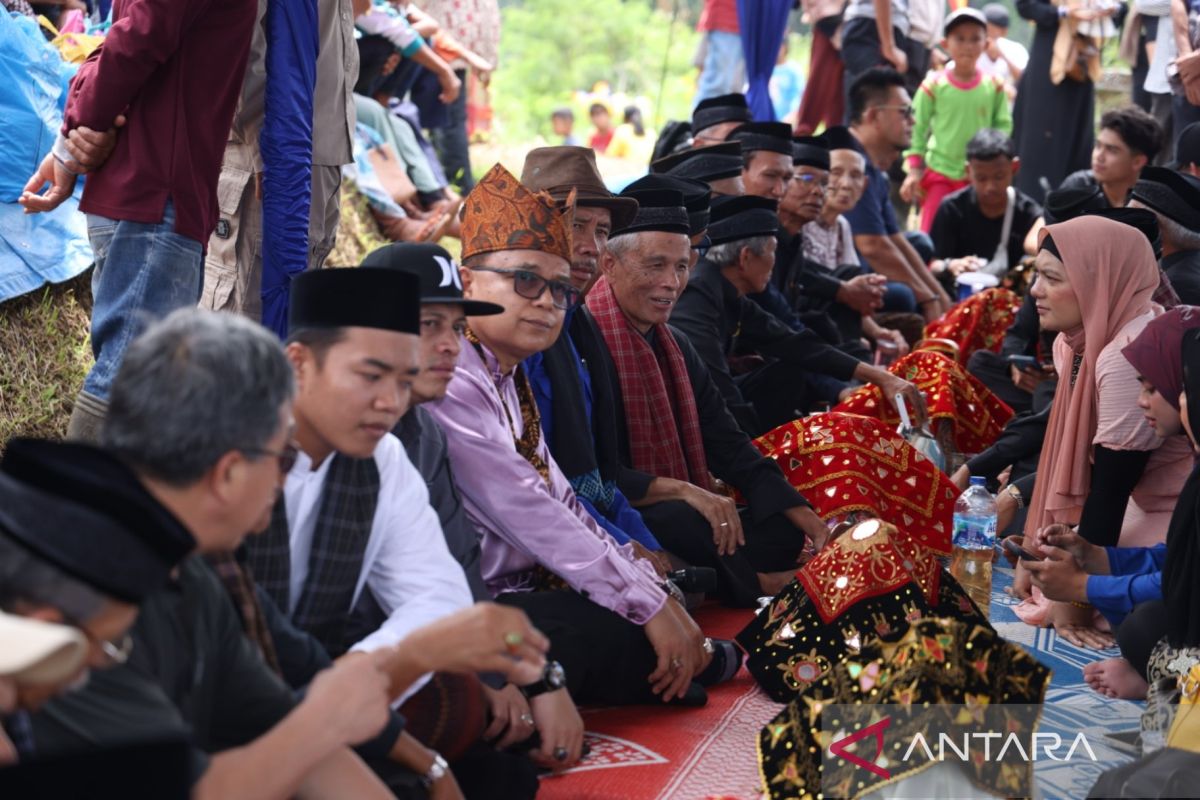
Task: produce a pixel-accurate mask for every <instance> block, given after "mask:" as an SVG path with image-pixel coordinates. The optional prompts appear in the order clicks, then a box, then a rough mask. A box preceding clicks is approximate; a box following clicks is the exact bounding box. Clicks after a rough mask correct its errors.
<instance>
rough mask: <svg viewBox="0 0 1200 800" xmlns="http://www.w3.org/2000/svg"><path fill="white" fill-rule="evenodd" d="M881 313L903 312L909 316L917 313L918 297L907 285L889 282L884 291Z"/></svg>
mask: <svg viewBox="0 0 1200 800" xmlns="http://www.w3.org/2000/svg"><path fill="white" fill-rule="evenodd" d="M880 310H881V311H903V312H906V313H909V314H913V313H916V311H917V296H916V295H915V294H914V293H913V290H912V287H911V286H909V285H908V284H907V283H899V282H898V281H888V282H887V286H886V287H885V288H884V290H883V308H882V309H880Z"/></svg>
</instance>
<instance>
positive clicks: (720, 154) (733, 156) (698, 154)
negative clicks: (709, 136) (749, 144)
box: [650, 142, 742, 183]
mask: <svg viewBox="0 0 1200 800" xmlns="http://www.w3.org/2000/svg"><path fill="white" fill-rule="evenodd" d="M650 171H651V172H652V173H654V174H657V175H674V176H675V177H677V178H690V179H692V180H694V181H701V182H703V183H709V182H711V181H719V180H721V179H722V178H734V177H737V176H738V175H741V174H742V146H741V145H740V144H738V143H737V142H722V143H721V144H713V145H709V146H708V147H693V148H692V149H691V150H682V151H680V152H678V153H675V154H673V155H669V156H667V157H666V158H660V159H659V160H658V161H655V162H654V163H653V164H651V165H650Z"/></svg>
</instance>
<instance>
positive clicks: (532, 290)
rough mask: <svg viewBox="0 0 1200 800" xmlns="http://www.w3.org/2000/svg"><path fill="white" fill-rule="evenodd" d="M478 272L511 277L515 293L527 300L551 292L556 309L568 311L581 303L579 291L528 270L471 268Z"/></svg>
mask: <svg viewBox="0 0 1200 800" xmlns="http://www.w3.org/2000/svg"><path fill="white" fill-rule="evenodd" d="M471 269H472V270H475V271H476V272H495V273H497V274H500V275H509V276H511V277H512V279H513V291H515V292H516V293H517V294H519V295H520V296H521V297H524V298H525V299H526V300H537V299H538V298H539V297H541V296H542V295H543V294H545V293H546V289H549V290H550V299H551V301H552V302H553V303H554V307H555V308H561V309H563V310H566V309H568V308H571V307H573V306H575V305H576V304H578V303H579V290H578V289H576V288H575V287H574V286H572V285H571V284H569V283H567V282H566V281H548V280H546V279H545V278H543V277H542V276H541V275H538V274H537V273H536V272H530V271H529V270H527V269H500V268H498V267H471Z"/></svg>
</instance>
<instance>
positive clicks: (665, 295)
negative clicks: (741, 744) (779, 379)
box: [581, 176, 825, 605]
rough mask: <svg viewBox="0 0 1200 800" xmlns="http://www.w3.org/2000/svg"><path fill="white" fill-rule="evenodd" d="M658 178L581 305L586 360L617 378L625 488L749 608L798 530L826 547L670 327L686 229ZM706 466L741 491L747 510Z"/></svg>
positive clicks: (661, 530)
mask: <svg viewBox="0 0 1200 800" xmlns="http://www.w3.org/2000/svg"><path fill="white" fill-rule="evenodd" d="M658 177H659V176H650V177H649V178H646V179H643V181H640V182H639V185H640V186H641V187H643V188H642V190H640V191H638V192H637V193H636V196H637V199H638V202H639V204H640V206H639V210H638V216H637V217H636V218H635V219H634V221H633V223H632V224H630V225H629V226H628V227H626V228H625V229H623V230H621V231H616V232H615V235H614V236H613V237H612V238H611V239H610V241H609V248H608V251H607V252H606V253H605V255H604V258H603V260H602V264H601V270H602V272H603V276H602V277H601V279H600V281H599V282H598V283H597V284H596V286H595V287H594V288H593V289H592V291H591V293H590V294H589V296H588V302H587V312H586V313H588V314H589V315H590V316H591V317H592V318H593V319H594V321H595V323H596V325H597V326H598V327H599V329H600V332H601V334H602V339H601V341H600V342H598V343H595V344H593V345H592V346H590V347H589V348H587V349H585V350H584V351H583V352H581V355H582V356H583V357H584V359H585V360H586V361H587V362H588V363H603V364H605V365H606V370H605V371H606V372H607V374H610V375H612V376H613V378H612V380H613V383H614V385H613V387H612V392H613V395H614V396H615V397H616V398H617V410H616V413H617V426H618V439H617V441H618V446H619V448H620V451H621V460H622V465H623V466H624V467H625V469H623V470H622V473H621V480H620V486H621V489H622V491H624V492H625V494H626V495H627V496H628V497H629V498H630V501H631V502H632V503H634V505H635V506H637V507H638V508H639V510H640V511H641V512H642V516H643V517H644V518H645V519H646V521H647V523H648V524H649V525H650V527H651V530H653V531H655V533H656V535H658V536H659V537H660V538H662V537H664V536H666V537H669V539H670V541H667V540H664V541H663V544H664V546H666V547H667V548H668V549H670V550H672V551H673V552H676V553H677V554H679V555H680V556H682V557H683V558H685V559H687V560H689V561H692V563H700V564H703V565H705V566H714V567H716V568H717V569H718V577H719V578H720V580H721V582H722V596H723V598H725V599H726V602H730V603H733V604H738V605H753V603H754V599H755V597H756V596H758V595H759V594H775V593H776V592H777V591H778V590H779V589H780V588H781V587H782V585H784V584H786V583H787V581H788V580H790V576H791V573H792V572H793V571H794V570H795V565H796V559H797V556H798V555H799V554H800V551H801V549H802V548H803V546H804V537H805V534H806V533H807V534H808V535H809V536H811V537H812V538H813V540H814V542H816V543H818V544H820V543H823V542H824V540H825V526H824V524H823V523H822V522H821V520H820V519H819V518H818V517H817V516H816V514H814V513H813V511H812V509H811V508H809V507H808V504H807V503H806V502H805V501H804V498H802V497H801V496H800V495H799V494H797V492H796V491H795V490H794V489H793V488H792V487H791V486H789V485H788V483H787V481H785V480H784V479H783V475H782V473H781V472H780V471H779V468H778V467H777V466H776V465H775V464H774V463H773V462H772V461H770V460H768V459H765V458H763V457H762V455H761V454H760V453H759V452H758V451H757V450H755V449H754V446H753V445H752V444H751V443H750V439H749V437H747V436H746V435H745V434H744V433H742V432H741V430H739V429H738V426H737V423H736V422H735V421H734V420H733V417H732V416H731V415H730V413H729V410H728V408H726V405H725V402H724V400H723V399H722V398H721V394H720V392H719V391H718V390H717V388H716V387H715V385H714V384H713V381H712V379H711V378H710V377H709V374H708V370H707V369H706V368H705V366H704V364H703V362H701V361H700V358H699V356H697V355H696V353H695V351H694V350H693V349H692V348H691V346H690V345H689V344H688V343H687V341H686V339H684V338H683V337H682V336H677V335H676V334H675V333H673V332H672V331H671V329H670V328H668V327H667V325H666V322H667V318H668V317H669V316H670V314H671V311H672V308H673V307H674V304H675V301H676V299H678V297H679V294H680V292H681V291H682V290H683V287H684V286H685V285H686V284H687V280H688V266H689V264H690V262H691V244H690V242H689V238H688V236H689V232H690V230H691V229H690V226H689V222H688V214H687V210H686V209H685V208H684V206H683V195H682V194H681V193H680V192H678V191H673V190H669V189H666V188H663V189H658V190H655V189H653V188H652V186H653V180H654V179H656V178H658ZM664 423H666V424H664ZM710 471H711V472H712V473H713V474H715V475H716V477H718V478H720V479H721V480H724V481H726V482H728V483H729V484H730V485H732V486H734V487H735V488H737V489H738V490H739V491H741V492H742V493H743V495H744V497H745V498H746V500H747V501H748V503H749V507H748V509H747V510H746V511H745V513H744V514H743V515H739V513H738V509H737V507H736V505H735V504H734V501H733V500H731V499H730V498H729V497H726V496H724V495H722V494H718V489H717V487H716V485H715V484H714V483H713V482H712V481H711V480H710V475H709V472H710Z"/></svg>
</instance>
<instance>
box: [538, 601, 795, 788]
mask: <svg viewBox="0 0 1200 800" xmlns="http://www.w3.org/2000/svg"><path fill="white" fill-rule="evenodd" d="M750 616H751V613H750V612H749V611H746V610H733V609H725V608H718V607H715V606H714V607H705V608H702V609H700V610H699V612H697V614H696V620H697V622H699V623H700V627H701V628H702V629H703V630H704V632H705V633H706V634H707V635H709V636H713V637H716V638H722V639H731V638H733V635H734V634H735V633H737V632H738V631H739V630H741V629H742V628H743V627H744V626H745V625H746V623H747V621H748V620H749V619H750ZM779 708H780V706H779V705H778V704H776V703H774V702H772V701H771V700H770V699H769V698H768V697H767V696H766V695H764V694H763V693H762V692H761V691H759V689H758V687H757V686H756V685H755V683H754V679H753V678H751V677H750V674H749V673H748V672H747V671H746V670H745V669H744V668H743V669H742V670H741V671H740V672H739V673H738V674H737V675H736V676H735V677H734V679H733V680H731V681H729V682H727V683H724V684H722V685H721V686H718V687H716V688H714V689H711V690H709V693H708V705H706V706H705V707H704V708H674V707H665V708H650V707H646V706H636V707H631V708H604V709H595V710H587V711H584V712H583V719H584V723H585V725H586V726H587V737H586V738H587V742H588V744H589V745H590V746H591V748H592V752H591V755H590V756H589V757H588V758H587V760H585V761H583V762H582V763H581V764H580V765H579V766H578V767H576V768H575V769H573V770H571V771H570V772H568V773H566V774H564V775H561V776H556V777H550V778H546V779H545V780H543V781H542V788H541V791H540V792H539V793H538V797H539V798H544V799H545V800H703V798H707V797H710V796H716V797H729V798H738V799H739V800H752V799H753V798H756V797H758V785H759V776H758V761H757V755H756V753H755V738H756V737H757V735H758V732H759V731H760V730H762V728H763V726H764V725H766V724H767V722H769V721H770V720H771V718H772V717H773V716H774V715H775V714H777V713H778V712H779Z"/></svg>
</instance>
